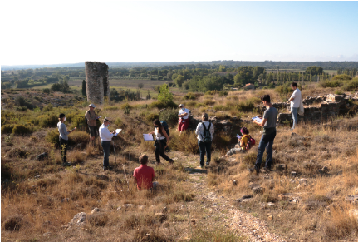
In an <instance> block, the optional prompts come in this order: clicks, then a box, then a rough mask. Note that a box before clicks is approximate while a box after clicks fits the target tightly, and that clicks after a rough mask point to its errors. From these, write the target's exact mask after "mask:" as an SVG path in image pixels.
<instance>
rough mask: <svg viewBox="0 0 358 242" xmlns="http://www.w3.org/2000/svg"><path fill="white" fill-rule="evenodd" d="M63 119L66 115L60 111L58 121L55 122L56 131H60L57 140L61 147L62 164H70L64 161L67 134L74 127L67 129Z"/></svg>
mask: <svg viewBox="0 0 358 242" xmlns="http://www.w3.org/2000/svg"><path fill="white" fill-rule="evenodd" d="M65 121H66V115H65V114H63V113H61V114H60V116H59V117H58V123H57V128H58V132H60V137H59V140H60V149H61V161H62V165H63V166H70V165H71V163H68V162H66V152H67V143H68V135H69V134H70V133H71V132H72V131H74V130H75V129H76V128H74V129H73V130H71V131H67V130H66V125H65V124H64V122H65Z"/></svg>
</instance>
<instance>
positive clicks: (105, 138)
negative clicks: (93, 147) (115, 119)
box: [99, 117, 115, 171]
mask: <svg viewBox="0 0 358 242" xmlns="http://www.w3.org/2000/svg"><path fill="white" fill-rule="evenodd" d="M110 124H111V120H110V118H109V117H105V118H104V121H103V124H102V125H101V127H99V136H100V137H101V145H102V148H103V153H104V157H103V170H104V171H105V170H108V169H109V168H110V166H109V153H110V147H111V146H110V143H111V140H112V137H113V136H114V134H115V131H112V132H110V131H109V129H108V127H109V125H110Z"/></svg>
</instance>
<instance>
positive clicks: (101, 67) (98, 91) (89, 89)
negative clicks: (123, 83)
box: [86, 62, 110, 105]
mask: <svg viewBox="0 0 358 242" xmlns="http://www.w3.org/2000/svg"><path fill="white" fill-rule="evenodd" d="M109 92H110V90H109V80H108V66H107V65H106V63H104V62H86V95H87V101H88V102H92V103H94V104H100V105H101V104H104V103H105V101H109V97H110V94H109Z"/></svg>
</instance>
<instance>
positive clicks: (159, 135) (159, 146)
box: [149, 119, 174, 165]
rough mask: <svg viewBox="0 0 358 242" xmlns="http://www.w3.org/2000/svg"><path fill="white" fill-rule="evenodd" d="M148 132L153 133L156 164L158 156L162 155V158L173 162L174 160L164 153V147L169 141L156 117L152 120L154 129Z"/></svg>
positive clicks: (158, 161) (158, 162) (158, 160)
mask: <svg viewBox="0 0 358 242" xmlns="http://www.w3.org/2000/svg"><path fill="white" fill-rule="evenodd" d="M149 134H151V135H153V134H155V160H156V163H157V165H159V164H160V159H159V156H161V157H163V158H164V160H166V161H169V163H170V164H173V163H174V161H173V160H172V159H170V158H169V157H168V156H167V155H165V154H164V149H165V148H166V147H167V146H168V143H169V137H168V135H167V132H165V130H164V127H163V126H162V124H161V123H160V121H159V120H158V119H156V120H155V121H154V131H152V132H150V133H149Z"/></svg>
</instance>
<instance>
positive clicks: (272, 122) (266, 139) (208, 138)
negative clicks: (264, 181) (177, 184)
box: [57, 82, 302, 185]
mask: <svg viewBox="0 0 358 242" xmlns="http://www.w3.org/2000/svg"><path fill="white" fill-rule="evenodd" d="M291 87H292V89H293V90H294V92H293V93H292V96H291V97H290V99H289V100H288V101H290V102H291V111H292V120H293V126H292V128H291V130H293V129H294V128H295V127H296V126H297V110H298V108H299V105H300V104H301V102H302V94H301V91H300V90H299V89H298V88H297V83H295V82H293V83H292V85H291ZM261 101H262V104H263V105H264V106H266V111H265V112H264V113H263V116H262V117H260V118H261V121H257V120H254V121H253V122H254V123H255V124H257V125H259V126H262V127H263V130H262V137H261V140H260V142H259V145H258V154H257V159H256V162H255V165H254V167H253V168H250V170H251V171H256V172H257V173H258V172H259V171H260V168H261V163H262V156H263V153H264V151H265V149H266V153H267V158H266V163H265V167H264V169H267V170H271V168H272V145H273V141H274V139H275V137H276V122H277V114H278V111H277V109H276V108H275V107H273V106H272V103H271V97H270V96H269V95H264V96H263V97H262V98H261ZM95 108H96V106H95V105H94V104H90V105H89V110H88V111H87V112H86V115H85V116H86V120H87V124H88V127H89V131H90V142H91V145H92V146H95V145H96V136H97V128H96V122H97V119H99V118H100V117H99V116H97V115H96V112H95V111H94V109H95ZM189 113H190V111H189V110H188V109H186V108H185V107H184V105H183V104H180V105H179V114H178V117H179V123H178V131H179V132H180V134H179V135H181V133H182V132H183V131H185V130H187V129H188V127H189ZM65 121H66V116H65V114H63V113H62V114H60V116H59V122H58V124H57V127H58V131H59V133H60V137H59V141H60V146H61V160H62V164H63V165H64V166H67V165H71V164H70V163H68V162H67V161H66V151H67V142H68V135H69V134H70V133H71V132H72V131H74V130H75V129H73V130H70V131H68V130H67V129H66V125H65V124H64V122H65ZM110 124H111V119H110V118H109V117H105V118H104V121H103V124H102V125H101V126H100V128H99V130H98V131H99V135H100V137H101V146H102V148H103V152H104V158H103V170H108V169H110V168H111V167H110V166H109V154H110V141H111V139H112V137H113V136H114V135H115V131H113V132H110V131H109V129H108V127H109V125H110ZM153 124H154V131H152V132H150V133H149V134H151V135H154V136H155V159H156V164H160V158H159V157H160V156H161V157H163V158H164V160H166V161H168V162H169V164H173V163H174V160H173V159H171V158H169V157H168V156H167V155H165V153H164V150H165V148H166V147H167V146H168V144H169V135H168V134H167V132H166V130H165V128H164V127H163V125H162V124H161V122H160V121H159V120H158V119H157V120H155V121H154V123H153ZM241 133H242V137H240V138H239V140H238V145H237V146H236V147H235V148H233V149H231V150H230V151H229V152H228V153H227V156H229V155H232V154H234V153H237V152H240V151H247V149H248V148H247V147H248V146H247V143H248V140H249V138H250V136H249V131H248V129H247V128H246V127H243V128H242V129H241ZM195 134H196V135H197V139H198V146H199V154H200V166H201V168H204V158H205V154H206V158H207V159H206V163H205V164H206V165H209V164H210V161H211V145H212V141H213V137H214V125H213V124H212V123H211V122H210V121H209V116H208V114H207V113H203V114H202V122H200V123H199V124H198V126H197V127H196V130H195ZM142 163H143V164H142ZM147 163H148V157H141V164H142V165H143V166H145V165H146V164H147ZM143 169H144V168H143ZM146 169H147V168H146ZM147 170H148V169H147ZM135 174H140V173H135ZM137 176H138V175H137ZM153 177H154V176H153ZM137 180H138V179H137ZM137 180H136V181H137ZM138 184H139V183H137V185H138Z"/></svg>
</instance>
